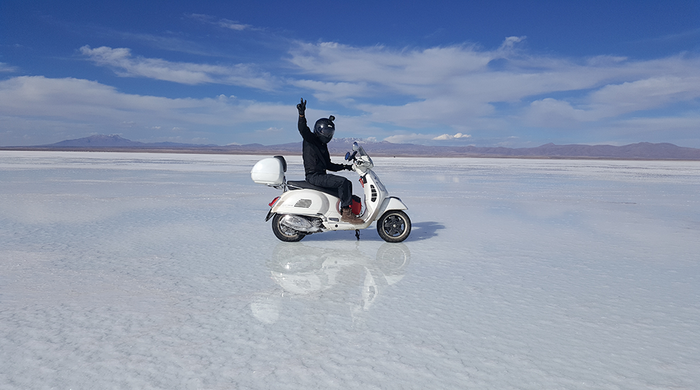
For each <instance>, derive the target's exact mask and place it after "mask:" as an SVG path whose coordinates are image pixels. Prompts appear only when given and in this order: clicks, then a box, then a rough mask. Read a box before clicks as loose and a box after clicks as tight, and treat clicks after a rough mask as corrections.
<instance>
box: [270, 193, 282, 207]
mask: <svg viewBox="0 0 700 390" xmlns="http://www.w3.org/2000/svg"><path fill="white" fill-rule="evenodd" d="M278 200H280V197H279V196H278V197H276V198H275V199H272V202H270V203H269V204H268V206H270V207H272V206H274V205H275V203H277V201H278Z"/></svg>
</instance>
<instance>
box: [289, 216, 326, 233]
mask: <svg viewBox="0 0 700 390" xmlns="http://www.w3.org/2000/svg"><path fill="white" fill-rule="evenodd" d="M280 223H281V224H282V225H284V226H286V227H288V228H290V229H294V230H296V231H300V232H304V233H316V232H320V231H321V221H319V220H313V221H310V220H308V219H306V218H304V217H300V216H298V215H291V214H287V215H285V216H284V217H282V220H281V221H280Z"/></svg>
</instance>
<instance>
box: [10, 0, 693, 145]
mask: <svg viewBox="0 0 700 390" xmlns="http://www.w3.org/2000/svg"><path fill="white" fill-rule="evenodd" d="M301 97H304V98H305V99H307V100H308V116H309V117H310V118H311V119H312V120H313V119H315V118H318V117H321V116H328V115H331V114H333V115H335V116H336V118H337V119H336V126H337V129H338V130H337V133H336V136H337V137H357V138H363V139H375V140H378V141H381V140H387V141H391V142H407V143H419V144H433V145H477V146H509V147H528V146H538V145H541V144H544V143H548V142H554V143H556V144H572V143H580V144H613V145H624V144H629V143H635V142H671V143H675V144H677V145H680V146H689V147H700V1H697V0H695V1H682V0H679V1H668V2H659V1H646V0H637V1H615V0H612V1H575V2H573V1H535V2H523V1H479V2H476V1H473V2H472V1H449V2H442V1H430V2H428V1H401V2H398V1H397V2H381V1H376V0H375V1H352V2H350V1H348V2H326V1H297V2H294V1H260V0H258V1H221V0H220V1H215V2H210V1H200V0H198V1H143V0H140V1H120V2H117V1H110V2H102V1H92V2H85V1H61V2H58V1H40V0H38V1H26V0H19V1H17V0H0V146H11V145H38V144H46V143H53V142H57V141H61V140H64V139H73V138H80V137H86V136H89V135H92V134H119V135H121V136H122V137H125V138H128V139H131V140H135V141H144V142H155V141H173V142H187V143H203V144H219V145H224V144H231V143H237V144H247V143H262V144H278V143H287V142H295V141H298V140H299V134H298V132H297V130H296V118H297V114H296V108H295V105H296V103H297V102H298V101H299V99H300V98H301Z"/></svg>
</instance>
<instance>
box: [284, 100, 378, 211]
mask: <svg viewBox="0 0 700 390" xmlns="http://www.w3.org/2000/svg"><path fill="white" fill-rule="evenodd" d="M297 110H299V133H300V134H301V137H302V138H303V139H304V146H303V156H304V171H305V172H306V181H307V182H309V183H311V184H313V185H315V186H319V187H324V188H333V189H337V190H338V197H339V198H340V207H341V221H343V222H349V223H352V224H361V223H363V222H364V221H362V220H361V219H360V218H357V216H355V214H353V213H352V211H351V209H350V204H351V203H352V183H351V182H350V180H348V179H346V178H344V177H342V176H337V175H330V174H328V173H326V171H327V170H328V171H333V172H338V171H341V170H344V169H347V170H348V171H350V170H352V165H343V164H334V163H332V162H331V157H330V154H329V153H328V142H330V140H331V139H332V138H333V134H334V133H335V125H334V124H333V120H334V119H335V117H333V116H332V115H331V116H330V117H329V118H328V119H326V118H321V119H319V120H317V121H316V124H315V125H314V131H313V133H312V132H311V129H309V126H307V124H306V117H305V116H304V113H305V111H306V101H305V100H304V99H303V98H302V99H301V103H299V104H297Z"/></svg>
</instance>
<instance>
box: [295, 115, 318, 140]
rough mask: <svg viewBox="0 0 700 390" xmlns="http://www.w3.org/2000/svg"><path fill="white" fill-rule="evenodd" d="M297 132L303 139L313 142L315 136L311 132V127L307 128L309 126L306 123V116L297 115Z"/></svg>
mask: <svg viewBox="0 0 700 390" xmlns="http://www.w3.org/2000/svg"><path fill="white" fill-rule="evenodd" d="M298 127H299V134H301V137H302V138H303V139H304V140H305V141H309V142H314V141H315V140H316V136H315V135H314V133H312V132H311V129H309V126H308V125H307V124H306V117H305V116H301V115H299V124H298Z"/></svg>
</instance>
